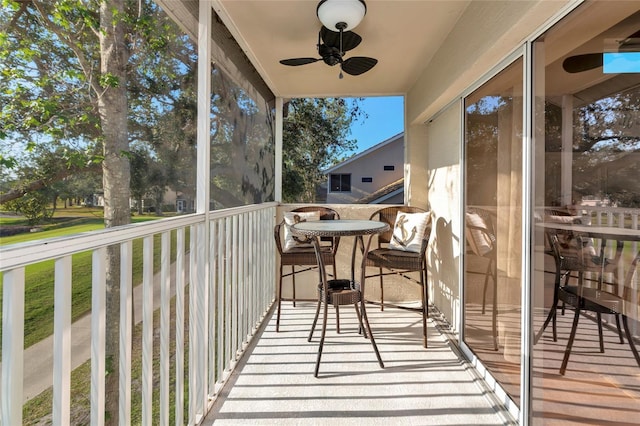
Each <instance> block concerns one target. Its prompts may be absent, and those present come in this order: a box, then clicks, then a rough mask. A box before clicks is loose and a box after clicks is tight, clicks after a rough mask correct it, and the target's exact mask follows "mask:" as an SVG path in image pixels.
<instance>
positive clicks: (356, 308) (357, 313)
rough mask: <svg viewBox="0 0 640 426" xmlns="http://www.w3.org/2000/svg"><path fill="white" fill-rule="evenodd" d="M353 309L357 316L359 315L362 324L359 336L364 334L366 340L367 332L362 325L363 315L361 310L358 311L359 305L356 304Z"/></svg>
mask: <svg viewBox="0 0 640 426" xmlns="http://www.w3.org/2000/svg"><path fill="white" fill-rule="evenodd" d="M353 307H354V308H355V310H356V315H358V323H359V324H360V328H359V329H358V334H360V333H362V334H364V338H365V339H366V338H367V332H366V331H365V329H364V325H363V324H362V315H361V314H360V309H358V303H354V304H353Z"/></svg>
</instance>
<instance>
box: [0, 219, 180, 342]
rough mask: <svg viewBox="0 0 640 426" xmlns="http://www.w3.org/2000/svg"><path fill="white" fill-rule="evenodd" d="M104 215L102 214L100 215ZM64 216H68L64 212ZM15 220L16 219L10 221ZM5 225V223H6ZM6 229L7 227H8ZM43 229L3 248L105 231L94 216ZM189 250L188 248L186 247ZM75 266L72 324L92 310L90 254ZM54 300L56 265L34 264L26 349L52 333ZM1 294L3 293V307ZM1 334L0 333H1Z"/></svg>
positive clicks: (138, 276)
mask: <svg viewBox="0 0 640 426" xmlns="http://www.w3.org/2000/svg"><path fill="white" fill-rule="evenodd" d="M100 213H101V212H100ZM61 214H68V212H62V213H61ZM158 218H159V217H158V216H136V217H133V218H132V222H134V223H135V222H144V221H148V220H157V219H158ZM11 219H14V218H11ZM3 223H4V222H3ZM5 225H6V223H5ZM48 226H49V227H47V225H45V226H44V227H43V230H42V231H39V232H30V233H23V234H18V235H12V236H9V237H3V238H2V240H1V241H0V245H8V244H16V243H22V242H27V241H34V240H39V239H46V238H53V237H59V236H64V235H73V234H77V233H80V232H89V231H96V230H100V229H104V222H103V220H102V219H101V218H96V217H95V216H94V217H91V214H86V212H85V214H84V215H81V216H80V217H76V218H72V219H68V218H66V217H65V219H64V220H60V221H59V222H57V223H53V224H50V225H48ZM171 240H172V241H171V247H172V258H174V256H175V244H176V241H175V233H172V238H171ZM159 244H160V235H156V236H155V238H154V246H155V247H156V250H154V271H158V270H159V269H160V250H159V249H157V248H158V247H159ZM187 247H188V246H187ZM72 259H73V262H72V264H73V266H72V283H73V285H72V312H71V317H72V321H75V320H76V319H78V318H79V317H81V316H83V315H85V314H86V313H88V312H90V310H91V252H83V253H77V254H75V255H73V257H72ZM132 261H133V282H134V283H140V282H141V280H142V240H140V239H138V240H135V241H134V243H133V259H132ZM53 298H54V261H53V260H49V261H45V262H40V263H37V264H32V265H29V266H27V267H26V269H25V336H24V339H25V341H24V344H25V347H29V346H31V345H33V344H34V343H37V342H38V341H40V340H42V339H43V338H45V337H47V336H49V335H51V333H52V332H53V311H54V307H53ZM1 300H2V294H1V293H0V303H1ZM1 332H2V330H1V329H0V333H1Z"/></svg>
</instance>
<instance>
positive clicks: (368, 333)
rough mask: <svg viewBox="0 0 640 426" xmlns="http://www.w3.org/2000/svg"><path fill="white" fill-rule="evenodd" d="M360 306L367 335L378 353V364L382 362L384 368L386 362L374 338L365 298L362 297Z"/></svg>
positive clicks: (381, 366) (381, 365)
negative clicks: (383, 360)
mask: <svg viewBox="0 0 640 426" xmlns="http://www.w3.org/2000/svg"><path fill="white" fill-rule="evenodd" d="M360 308H361V309H362V320H363V322H364V325H365V330H366V331H365V336H366V335H368V336H369V339H370V340H371V345H372V346H373V350H374V351H375V353H376V358H378V364H380V368H384V363H383V362H382V357H381V356H380V352H378V346H377V345H376V341H375V339H374V338H373V333H372V332H371V326H370V325H369V318H368V317H367V308H366V307H365V304H364V298H362V296H361V298H360Z"/></svg>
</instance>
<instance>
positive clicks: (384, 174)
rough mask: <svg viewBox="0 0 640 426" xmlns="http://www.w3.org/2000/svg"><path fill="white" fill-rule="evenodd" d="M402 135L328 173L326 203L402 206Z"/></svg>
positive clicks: (343, 163)
mask: <svg viewBox="0 0 640 426" xmlns="http://www.w3.org/2000/svg"><path fill="white" fill-rule="evenodd" d="M403 166H404V132H403V133H399V134H397V135H395V136H392V137H390V138H389V139H387V140H384V141H382V142H380V143H378V144H376V145H374V146H372V147H371V148H369V149H367V150H366V151H363V152H361V153H359V154H357V155H354V156H353V157H351V158H349V159H348V160H346V161H343V162H342V163H340V164H337V165H335V166H333V167H331V168H329V169H327V170H325V172H324V174H325V175H326V176H327V188H326V191H327V200H326V202H327V203H328V204H350V203H354V204H403V203H404V170H403Z"/></svg>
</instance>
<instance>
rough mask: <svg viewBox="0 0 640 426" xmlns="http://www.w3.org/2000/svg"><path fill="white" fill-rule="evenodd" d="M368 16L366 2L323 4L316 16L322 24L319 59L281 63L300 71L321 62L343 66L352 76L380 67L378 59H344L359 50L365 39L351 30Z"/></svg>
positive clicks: (324, 0) (340, 0) (339, 0)
mask: <svg viewBox="0 0 640 426" xmlns="http://www.w3.org/2000/svg"><path fill="white" fill-rule="evenodd" d="M366 13H367V5H366V4H365V2H364V0H321V1H320V3H318V7H317V9H316V15H318V19H319V20H320V22H322V24H323V26H322V28H320V31H319V32H318V44H317V49H318V54H319V55H320V58H292V59H283V60H281V61H280V63H281V64H283V65H289V66H292V67H297V66H299V65H306V64H312V63H314V62H317V61H320V60H322V61H324V63H325V64H327V65H330V66H334V65H337V64H340V69H341V70H342V71H344V72H346V73H347V74H351V75H360V74H363V73H365V72H367V71H369V70H370V69H371V68H373V67H374V66H375V65H376V64H377V63H378V60H377V59H374V58H369V57H366V56H353V57H351V58H349V59H344V54H345V52H347V51H348V50H351V49H354V48H356V47H357V46H358V45H359V44H360V42H361V41H362V37H360V36H359V35H358V34H356V33H354V32H353V31H351V30H352V29H353V28H355V27H356V26H357V25H358V24H359V23H360V21H362V18H364V15H365V14H366ZM340 78H342V72H340Z"/></svg>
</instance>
